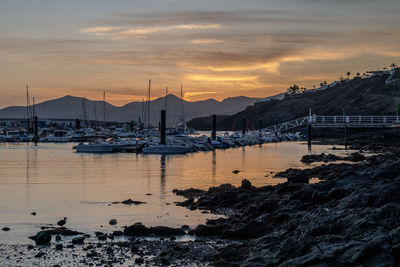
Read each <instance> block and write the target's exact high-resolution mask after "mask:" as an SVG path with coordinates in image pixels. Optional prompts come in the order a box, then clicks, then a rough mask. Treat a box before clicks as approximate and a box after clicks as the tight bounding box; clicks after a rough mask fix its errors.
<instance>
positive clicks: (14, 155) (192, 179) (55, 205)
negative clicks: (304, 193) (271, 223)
mask: <svg viewBox="0 0 400 267" xmlns="http://www.w3.org/2000/svg"><path fill="white" fill-rule="evenodd" d="M73 145H74V144H71V143H67V144H52V143H48V144H45V143H41V144H38V145H37V146H36V145H34V144H26V143H21V144H18V143H16V144H0V228H3V227H5V226H7V227H9V228H11V231H9V232H3V231H0V243H11V244H13V243H30V242H31V241H30V240H29V239H27V237H28V236H29V235H33V234H35V233H36V232H38V231H39V230H40V226H43V225H47V224H54V223H56V222H57V221H58V220H60V219H62V218H63V217H67V218H68V223H67V226H68V227H69V228H72V229H75V230H80V231H83V232H86V233H89V234H91V233H93V232H94V231H97V230H101V231H112V230H115V228H114V227H111V226H109V225H108V222H109V220H110V219H116V220H117V221H118V225H117V227H120V226H123V225H130V224H132V223H135V222H142V223H143V224H145V225H147V226H154V225H166V226H173V227H180V226H182V225H184V224H187V225H190V226H195V225H197V224H199V223H204V222H205V220H206V219H207V218H210V217H213V216H212V215H209V214H202V213H201V212H200V211H190V210H188V209H186V208H183V207H178V206H175V205H174V204H173V202H174V201H182V200H184V199H183V198H182V197H178V196H175V195H174V194H173V193H172V190H173V189H174V188H178V189H186V188H190V187H193V188H202V189H208V188H209V187H211V186H218V185H220V184H223V183H231V184H233V185H239V184H240V182H241V180H242V179H244V178H246V179H248V180H250V181H251V182H252V183H253V184H254V185H256V186H262V185H273V184H277V183H280V182H284V180H282V179H277V178H273V173H275V172H277V171H282V170H285V169H287V168H289V167H294V168H296V167H298V168H303V167H305V165H304V164H302V163H301V162H300V161H299V160H300V158H301V156H302V155H304V154H307V153H311V152H309V151H308V148H307V145H306V144H304V143H301V142H297V143H271V144H264V145H256V146H252V147H245V148H233V149H227V150H217V151H214V152H212V151H210V152H198V153H193V154H188V155H172V156H161V155H136V154H122V153H121V154H78V153H75V152H74V151H73V150H72V147H73ZM330 148H331V147H330V146H321V145H314V146H313V148H312V153H321V152H329V153H332V152H334V151H331V150H330ZM328 150H329V151H328ZM335 153H345V152H343V151H336V152H335ZM236 169H237V170H240V173H239V174H233V173H232V171H233V170H236ZM129 198H131V199H133V200H139V201H144V202H146V204H143V205H137V206H135V205H131V206H128V205H123V204H112V205H110V203H111V202H114V201H123V200H126V199H129ZM33 211H35V212H37V215H36V216H32V215H31V212H33ZM101 226H103V227H101Z"/></svg>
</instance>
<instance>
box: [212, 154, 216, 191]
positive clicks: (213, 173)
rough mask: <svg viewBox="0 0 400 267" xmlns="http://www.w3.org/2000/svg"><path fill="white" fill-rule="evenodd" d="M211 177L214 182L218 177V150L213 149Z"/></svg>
mask: <svg viewBox="0 0 400 267" xmlns="http://www.w3.org/2000/svg"><path fill="white" fill-rule="evenodd" d="M211 178H212V183H213V184H214V183H215V182H216V178H217V152H215V150H213V152H212V157H211Z"/></svg>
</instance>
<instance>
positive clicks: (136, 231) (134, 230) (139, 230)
mask: <svg viewBox="0 0 400 267" xmlns="http://www.w3.org/2000/svg"><path fill="white" fill-rule="evenodd" d="M124 235H127V236H146V235H149V229H148V228H147V227H146V226H144V225H143V224H142V223H141V222H138V223H135V224H132V225H131V226H127V227H126V228H125V229H124Z"/></svg>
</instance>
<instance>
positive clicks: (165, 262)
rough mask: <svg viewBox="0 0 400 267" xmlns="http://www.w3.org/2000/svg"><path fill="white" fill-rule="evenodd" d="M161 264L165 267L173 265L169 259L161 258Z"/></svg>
mask: <svg viewBox="0 0 400 267" xmlns="http://www.w3.org/2000/svg"><path fill="white" fill-rule="evenodd" d="M160 262H161V263H162V264H163V265H171V262H170V261H169V260H168V259H167V258H160Z"/></svg>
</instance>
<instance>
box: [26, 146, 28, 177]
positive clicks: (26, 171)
mask: <svg viewBox="0 0 400 267" xmlns="http://www.w3.org/2000/svg"><path fill="white" fill-rule="evenodd" d="M26 184H29V149H26Z"/></svg>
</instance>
